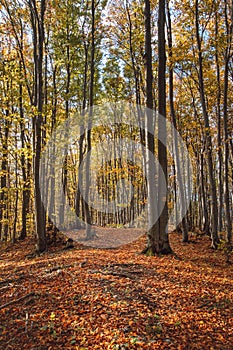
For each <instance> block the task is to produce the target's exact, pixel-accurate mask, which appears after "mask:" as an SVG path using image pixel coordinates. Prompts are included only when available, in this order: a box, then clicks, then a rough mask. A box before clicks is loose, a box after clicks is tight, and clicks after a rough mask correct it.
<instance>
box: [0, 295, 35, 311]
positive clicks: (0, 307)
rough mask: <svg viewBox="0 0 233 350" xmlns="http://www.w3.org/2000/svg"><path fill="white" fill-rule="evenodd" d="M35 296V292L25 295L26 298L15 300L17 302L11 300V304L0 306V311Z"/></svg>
mask: <svg viewBox="0 0 233 350" xmlns="http://www.w3.org/2000/svg"><path fill="white" fill-rule="evenodd" d="M34 295H35V292H31V293H28V294H26V295H24V296H23V297H21V298H18V299H15V300H11V301H9V302H8V303H6V304H3V305H1V306H0V310H1V309H4V308H5V307H7V306H9V305H12V304H15V303H18V302H19V301H22V300H24V299H26V298H29V297H31V296H34Z"/></svg>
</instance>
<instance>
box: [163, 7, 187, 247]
mask: <svg viewBox="0 0 233 350" xmlns="http://www.w3.org/2000/svg"><path fill="white" fill-rule="evenodd" d="M168 1H169V0H167V1H166V3H167V19H168V21H167V22H168V25H167V37H168V46H169V58H170V67H169V101H170V113H171V117H172V123H173V126H174V129H175V131H176V130H177V122H176V113H175V108H174V92H173V88H174V83H173V63H172V59H173V52H172V26H171V15H170V9H169V2H168ZM174 153H175V163H176V175H177V180H178V184H179V190H180V204H181V209H182V208H184V206H185V192H184V186H183V180H182V174H181V169H180V155H179V147H178V139H177V134H176V132H174ZM182 242H188V224H187V220H186V217H184V218H183V220H182Z"/></svg>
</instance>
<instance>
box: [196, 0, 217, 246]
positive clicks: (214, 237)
mask: <svg viewBox="0 0 233 350" xmlns="http://www.w3.org/2000/svg"><path fill="white" fill-rule="evenodd" d="M198 1H199V0H196V2H195V25H196V40H197V48H198V68H199V71H198V81H199V93H200V100H201V107H202V114H203V118H204V125H205V138H206V140H205V141H206V152H207V165H208V172H209V180H210V192H211V209H212V213H211V214H212V215H211V217H212V218H211V221H212V225H211V239H212V247H213V248H214V249H216V248H217V245H218V243H219V237H218V203H217V191H216V182H215V176H214V166H213V157H212V139H211V135H210V124H209V116H208V112H207V106H206V100H205V87H204V78H203V56H202V45H201V37H200V25H199V2H198Z"/></svg>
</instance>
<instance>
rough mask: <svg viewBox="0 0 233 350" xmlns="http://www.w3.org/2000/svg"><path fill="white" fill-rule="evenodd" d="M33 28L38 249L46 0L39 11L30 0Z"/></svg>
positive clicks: (40, 240) (40, 241)
mask: <svg viewBox="0 0 233 350" xmlns="http://www.w3.org/2000/svg"><path fill="white" fill-rule="evenodd" d="M29 5H30V9H31V18H32V29H33V36H34V38H33V46H34V64H35V106H36V107H37V115H36V116H35V117H34V121H35V123H34V127H35V130H34V135H35V157H34V189H35V228H36V237H37V250H38V251H39V252H43V251H44V250H46V247H47V242H46V233H45V211H44V205H43V202H42V199H41V189H40V157H41V146H42V125H43V116H42V113H43V50H44V14H45V0H41V1H40V4H39V5H40V10H39V11H38V9H37V7H36V3H35V2H34V1H30V2H29Z"/></svg>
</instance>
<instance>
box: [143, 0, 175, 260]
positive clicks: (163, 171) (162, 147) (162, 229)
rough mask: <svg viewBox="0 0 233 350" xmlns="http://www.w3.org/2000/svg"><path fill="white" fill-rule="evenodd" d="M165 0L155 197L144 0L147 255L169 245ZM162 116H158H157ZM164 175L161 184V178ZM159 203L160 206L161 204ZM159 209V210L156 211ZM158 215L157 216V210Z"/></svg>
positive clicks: (161, 5) (148, 28)
mask: <svg viewBox="0 0 233 350" xmlns="http://www.w3.org/2000/svg"><path fill="white" fill-rule="evenodd" d="M164 26H165V1H164V0H160V1H159V19H158V42H159V52H158V53H159V69H158V90H159V95H158V100H159V101H158V106H159V110H158V112H159V118H158V137H159V141H158V157H159V163H160V169H159V170H158V184H159V191H158V200H157V201H156V190H155V188H156V187H155V186H156V184H155V160H154V134H153V133H152V130H153V124H154V123H153V91H152V86H153V84H152V82H153V72H152V50H151V10H150V1H149V0H145V60H146V107H147V113H146V143H147V165H146V166H147V184H148V219H149V220H148V221H149V230H148V233H147V236H148V243H147V248H146V249H145V250H144V252H145V253H146V254H147V255H155V254H169V253H171V251H172V250H171V247H170V244H169V239H168V232H167V225H168V207H167V188H166V184H167V154H166V119H165V118H166V90H165V68H166V53H165V31H164ZM161 116H162V117H161ZM164 177H165V184H164V186H163V185H162V184H163V179H164ZM161 206H162V207H161ZM160 211H161V213H160ZM159 213H160V216H159V217H158V214H159Z"/></svg>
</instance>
